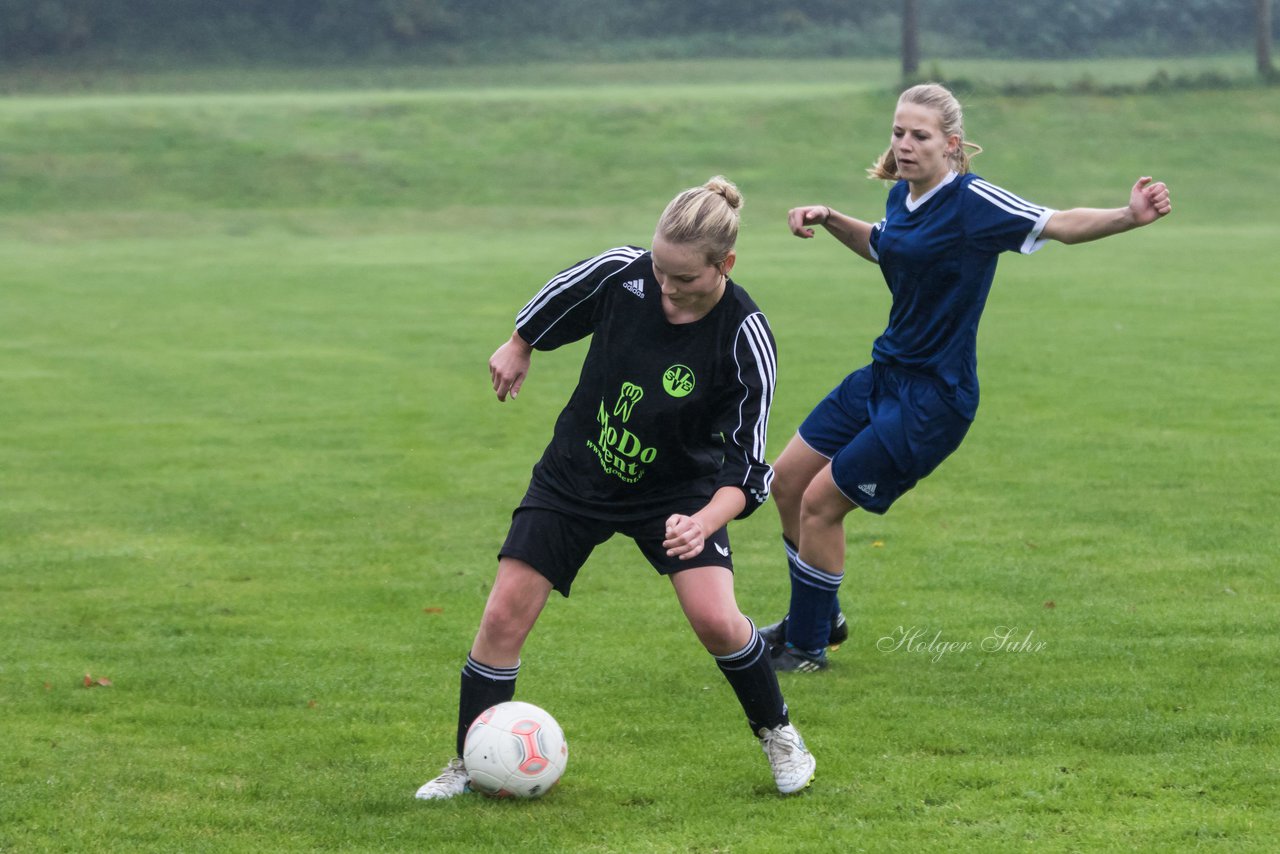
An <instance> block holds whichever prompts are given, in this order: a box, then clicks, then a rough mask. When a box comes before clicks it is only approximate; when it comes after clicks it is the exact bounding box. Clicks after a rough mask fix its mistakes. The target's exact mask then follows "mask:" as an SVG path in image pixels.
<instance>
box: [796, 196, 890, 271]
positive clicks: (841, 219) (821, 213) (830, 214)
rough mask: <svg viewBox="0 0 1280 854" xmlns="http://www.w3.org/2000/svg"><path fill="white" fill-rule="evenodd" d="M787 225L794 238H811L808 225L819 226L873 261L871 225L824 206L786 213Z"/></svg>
mask: <svg viewBox="0 0 1280 854" xmlns="http://www.w3.org/2000/svg"><path fill="white" fill-rule="evenodd" d="M787 225H788V226H789V227H790V228H791V233H792V234H794V235H795V236H796V237H803V238H809V237H813V229H812V228H810V227H809V226H810V225H820V226H822V227H823V228H825V229H826V230H827V231H828V232H830V233H831V235H832V236H834V237H835V238H836V240H839V241H840V242H841V243H843V244H844V245H845V246H848V247H849V248H850V249H852V250H853V251H854V252H856V253H858V254H859V255H861V256H862V257H863V258H866V259H867V260H868V261H874V260H875V259H874V258H872V257H871V223H869V222H863V221H862V220H860V219H854V218H853V217H851V216H845V215H844V214H842V213H840V212H839V211H837V210H833V209H831V208H830V207H828V206H826V205H805V206H803V207H798V208H792V209H791V210H790V211H788V212H787Z"/></svg>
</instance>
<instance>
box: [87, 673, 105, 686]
mask: <svg viewBox="0 0 1280 854" xmlns="http://www.w3.org/2000/svg"><path fill="white" fill-rule="evenodd" d="M99 686H101V687H103V688H110V687H111V680H110V679H108V678H107V677H105V676H91V675H89V674H88V673H86V674H85V675H84V687H86V688H97V687H99Z"/></svg>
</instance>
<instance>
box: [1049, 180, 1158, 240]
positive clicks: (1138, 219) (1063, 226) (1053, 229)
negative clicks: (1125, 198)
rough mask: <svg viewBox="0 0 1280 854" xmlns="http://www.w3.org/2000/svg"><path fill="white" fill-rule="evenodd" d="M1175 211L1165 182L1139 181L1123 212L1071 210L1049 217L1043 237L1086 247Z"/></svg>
mask: <svg viewBox="0 0 1280 854" xmlns="http://www.w3.org/2000/svg"><path fill="white" fill-rule="evenodd" d="M1172 209H1173V207H1172V205H1171V204H1170V203H1169V188H1168V187H1166V186H1165V185H1164V182H1163V181H1156V182H1154V183H1152V180H1151V178H1149V177H1143V178H1139V179H1138V182H1137V183H1136V184H1134V185H1133V189H1132V190H1130V191H1129V204H1128V205H1127V206H1126V207H1123V208H1071V209H1070V210H1065V211H1058V212H1057V213H1055V214H1054V215H1053V216H1051V217H1049V221H1048V222H1047V223H1045V226H1044V231H1042V232H1041V233H1040V236H1041V237H1043V238H1046V239H1048V240H1057V241H1060V242H1062V243H1086V242H1088V241H1090V240H1097V239H1099V238H1102V237H1110V236H1111V235H1113V234H1120V233H1121V232H1123V231H1130V230H1131V229H1135V228H1139V227H1140V226H1144V225H1150V224H1151V223H1153V222H1155V221H1156V220H1158V219H1160V217H1162V216H1165V215H1167V214H1168V213H1169V211H1171V210H1172Z"/></svg>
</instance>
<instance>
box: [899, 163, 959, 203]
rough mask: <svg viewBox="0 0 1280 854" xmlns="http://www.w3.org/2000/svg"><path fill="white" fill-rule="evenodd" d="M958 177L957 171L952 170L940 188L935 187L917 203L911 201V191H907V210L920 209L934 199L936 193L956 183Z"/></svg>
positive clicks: (941, 182)
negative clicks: (953, 182)
mask: <svg viewBox="0 0 1280 854" xmlns="http://www.w3.org/2000/svg"><path fill="white" fill-rule="evenodd" d="M958 177H960V176H959V175H957V174H956V171H955V170H954V169H952V170H951V171H950V172H948V173H947V176H946V177H945V178H943V179H942V180H941V181H939V182H938V186H936V187H934V188H933V189H932V190H930V191H929V192H927V193H925V194H924V195H923V196H921V197H920V198H918V199H916V200H915V201H912V200H911V191H910V190H908V191H907V210H909V211H913V212H914V211H915V210H916V209H917V208H919V207H920V206H921V205H923V204H924V203H925V202H927V201H929V200H930V199H932V198H933V197H934V194H935V193H937V192H938V191H939V190H941V189H942V188H943V187H945V186H947V185H948V184H950V183H951V182H952V181H954V180H955V179H956V178H958Z"/></svg>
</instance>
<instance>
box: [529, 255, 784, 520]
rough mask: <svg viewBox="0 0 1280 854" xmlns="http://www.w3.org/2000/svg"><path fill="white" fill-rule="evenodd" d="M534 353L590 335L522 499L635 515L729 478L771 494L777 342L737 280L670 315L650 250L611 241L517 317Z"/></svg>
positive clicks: (752, 492) (753, 494)
mask: <svg viewBox="0 0 1280 854" xmlns="http://www.w3.org/2000/svg"><path fill="white" fill-rule="evenodd" d="M516 330H517V332H518V333H519V335H520V337H521V338H523V339H524V340H525V341H527V342H529V343H530V344H531V345H533V347H534V348H535V349H537V350H554V349H555V348H557V347H559V346H561V345H563V344H567V343H570V342H572V341H577V340H580V339H582V338H584V337H586V336H587V335H591V336H592V339H591V345H590V348H589V349H588V352H587V356H586V360H585V361H584V362H583V365H582V373H581V375H580V377H579V378H578V385H577V387H576V388H575V389H574V391H573V395H572V396H571V397H570V398H569V402H568V404H567V405H566V406H565V408H564V409H563V410H562V411H561V413H560V416H559V418H557V420H556V424H555V432H554V435H553V436H552V439H551V443H550V444H549V445H548V446H547V449H546V451H545V452H544V453H543V455H542V459H541V460H539V462H538V463H537V465H535V466H534V469H533V479H532V483H531V484H530V487H529V492H528V494H527V495H526V497H525V503H526V504H535V505H540V506H549V507H552V508H556V509H560V510H564V511H566V512H571V513H578V514H583V515H587V516H591V517H594V518H599V519H605V520H613V521H631V520H637V519H644V518H651V517H654V516H664V515H669V514H671V513H682V514H686V515H688V514H692V513H694V512H696V511H698V510H700V509H701V508H702V507H703V506H705V505H706V503H707V501H709V500H710V498H711V496H712V495H714V494H715V492H716V490H718V489H720V488H721V487H724V486H736V487H738V488H739V489H741V490H742V491H743V493H744V494H745V495H746V498H747V503H746V509H744V510H743V512H742V513H741V514H740V515H739V518H743V517H745V516H747V515H749V514H750V513H751V512H752V511H754V510H755V509H756V508H757V507H759V506H760V505H761V504H763V503H764V502H765V500H766V499H767V498H768V496H769V484H770V482H771V481H772V479H773V471H772V469H771V468H770V467H769V465H768V464H767V463H766V462H765V459H764V457H765V442H766V437H767V432H768V425H769V408H770V406H771V405H772V403H773V393H774V382H775V378H776V375H777V345H776V344H775V342H774V339H773V333H772V331H771V330H770V329H769V323H768V321H767V320H766V319H765V316H764V314H763V313H762V312H761V311H760V309H759V308H757V307H756V304H755V303H754V302H753V301H752V300H751V297H750V296H748V295H747V292H746V291H744V290H743V289H742V288H740V287H738V286H737V285H736V284H734V283H733V282H732V281H729V282H728V283H727V284H726V287H725V292H724V295H723V296H722V297H721V299H720V301H719V302H718V303H717V304H716V305H715V307H714V308H712V309H711V311H710V312H708V313H707V315H706V316H705V317H702V318H701V319H699V320H697V321H695V322H693V323H687V324H673V323H671V322H669V321H668V320H667V318H666V316H665V314H664V313H663V310H662V294H661V290H660V286H659V285H658V281H657V279H656V278H655V277H654V274H653V262H652V259H651V257H650V254H649V253H648V252H647V251H645V250H643V249H640V248H638V247H635V246H625V247H620V248H617V249H610V250H609V251H607V252H604V253H603V254H601V255H597V256H596V257H594V258H589V259H587V260H585V261H582V262H581V263H578V264H575V265H574V266H572V267H570V268H568V269H567V270H564V271H563V272H561V273H560V274H558V275H557V276H555V277H554V278H552V279H551V280H550V281H549V282H547V284H546V285H544V286H543V287H542V289H541V290H539V291H538V293H537V295H536V296H535V297H534V298H533V299H532V300H530V301H529V303H528V304H527V305H526V306H525V307H524V308H523V309H522V310H521V311H520V312H519V314H518V315H517V316H516Z"/></svg>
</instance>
